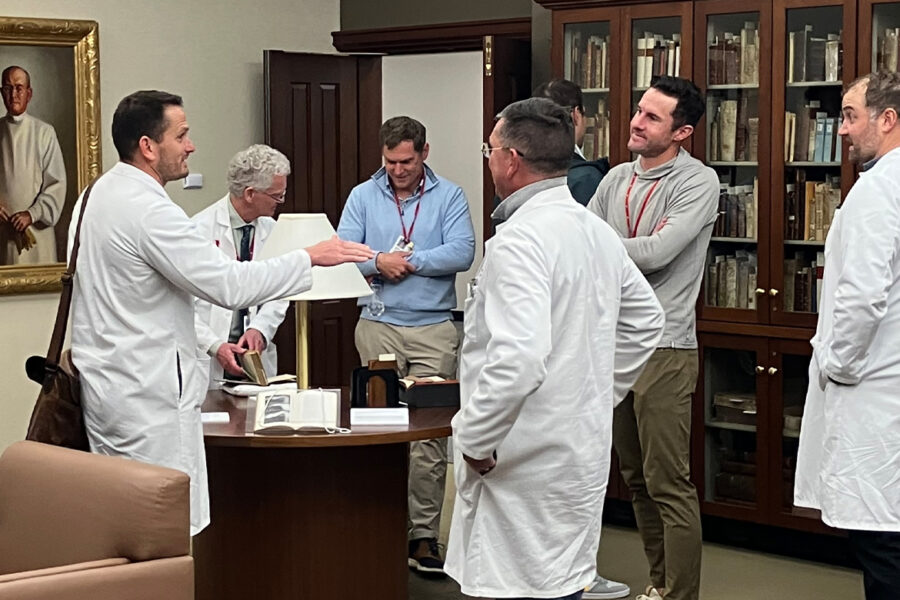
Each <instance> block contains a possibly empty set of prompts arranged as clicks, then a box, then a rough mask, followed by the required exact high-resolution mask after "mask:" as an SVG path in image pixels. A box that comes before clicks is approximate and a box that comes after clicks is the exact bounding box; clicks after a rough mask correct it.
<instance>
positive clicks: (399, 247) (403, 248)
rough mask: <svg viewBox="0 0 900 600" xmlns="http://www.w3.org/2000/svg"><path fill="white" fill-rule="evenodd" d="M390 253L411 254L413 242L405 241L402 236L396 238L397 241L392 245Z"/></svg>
mask: <svg viewBox="0 0 900 600" xmlns="http://www.w3.org/2000/svg"><path fill="white" fill-rule="evenodd" d="M390 251H391V252H412V251H413V242H412V240H410V241H408V242H407V241H406V240H405V239H404V238H403V236H402V235H398V236H397V241H396V242H394V245H393V246H392V247H391V250H390Z"/></svg>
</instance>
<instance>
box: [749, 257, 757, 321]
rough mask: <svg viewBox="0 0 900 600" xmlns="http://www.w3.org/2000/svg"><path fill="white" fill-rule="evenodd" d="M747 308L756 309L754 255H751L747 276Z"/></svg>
mask: <svg viewBox="0 0 900 600" xmlns="http://www.w3.org/2000/svg"><path fill="white" fill-rule="evenodd" d="M747 308H749V309H753V310H755V309H756V255H751V261H750V271H749V273H748V275H747Z"/></svg>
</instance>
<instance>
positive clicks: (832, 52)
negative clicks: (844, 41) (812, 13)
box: [825, 33, 843, 81]
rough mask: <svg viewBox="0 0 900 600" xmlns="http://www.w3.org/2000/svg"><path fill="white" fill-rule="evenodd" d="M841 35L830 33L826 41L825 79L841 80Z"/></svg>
mask: <svg viewBox="0 0 900 600" xmlns="http://www.w3.org/2000/svg"><path fill="white" fill-rule="evenodd" d="M842 50H843V49H842V47H841V36H840V34H834V33H829V34H828V40H827V41H826V42H825V81H840V80H841V76H842V69H841V58H842V56H841V53H842Z"/></svg>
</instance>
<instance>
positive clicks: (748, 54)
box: [741, 21, 759, 84]
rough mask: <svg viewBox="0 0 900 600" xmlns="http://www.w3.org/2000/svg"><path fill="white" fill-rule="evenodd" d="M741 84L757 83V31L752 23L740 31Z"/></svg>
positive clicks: (749, 22) (746, 24)
mask: <svg viewBox="0 0 900 600" xmlns="http://www.w3.org/2000/svg"><path fill="white" fill-rule="evenodd" d="M741 83H744V84H754V83H759V31H757V30H756V23H754V22H752V21H747V22H745V23H744V28H743V29H741Z"/></svg>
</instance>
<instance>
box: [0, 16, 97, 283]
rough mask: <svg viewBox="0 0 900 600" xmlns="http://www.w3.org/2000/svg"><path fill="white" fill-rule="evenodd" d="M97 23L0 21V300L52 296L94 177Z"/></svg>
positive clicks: (2, 19) (0, 19)
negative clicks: (78, 206) (81, 197)
mask: <svg viewBox="0 0 900 600" xmlns="http://www.w3.org/2000/svg"><path fill="white" fill-rule="evenodd" d="M97 36H98V34H97V23H96V22H95V21H82V20H62V19H27V18H12V17H0V74H2V79H0V95H2V98H3V108H2V114H3V117H2V118H0V294H25V293H29V294H30V293H39V292H52V291H57V290H59V289H60V287H61V284H60V276H61V275H62V273H63V271H64V270H65V260H66V249H67V242H68V239H67V238H68V229H69V223H70V221H71V219H72V207H73V205H74V204H75V200H76V199H77V197H78V194H79V193H80V192H81V190H83V189H84V188H85V187H86V186H87V185H88V183H90V182H91V181H93V179H94V178H96V177H97V176H98V175H99V174H100V161H101V156H100V59H99V53H98V52H99V48H98V37H97Z"/></svg>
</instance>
